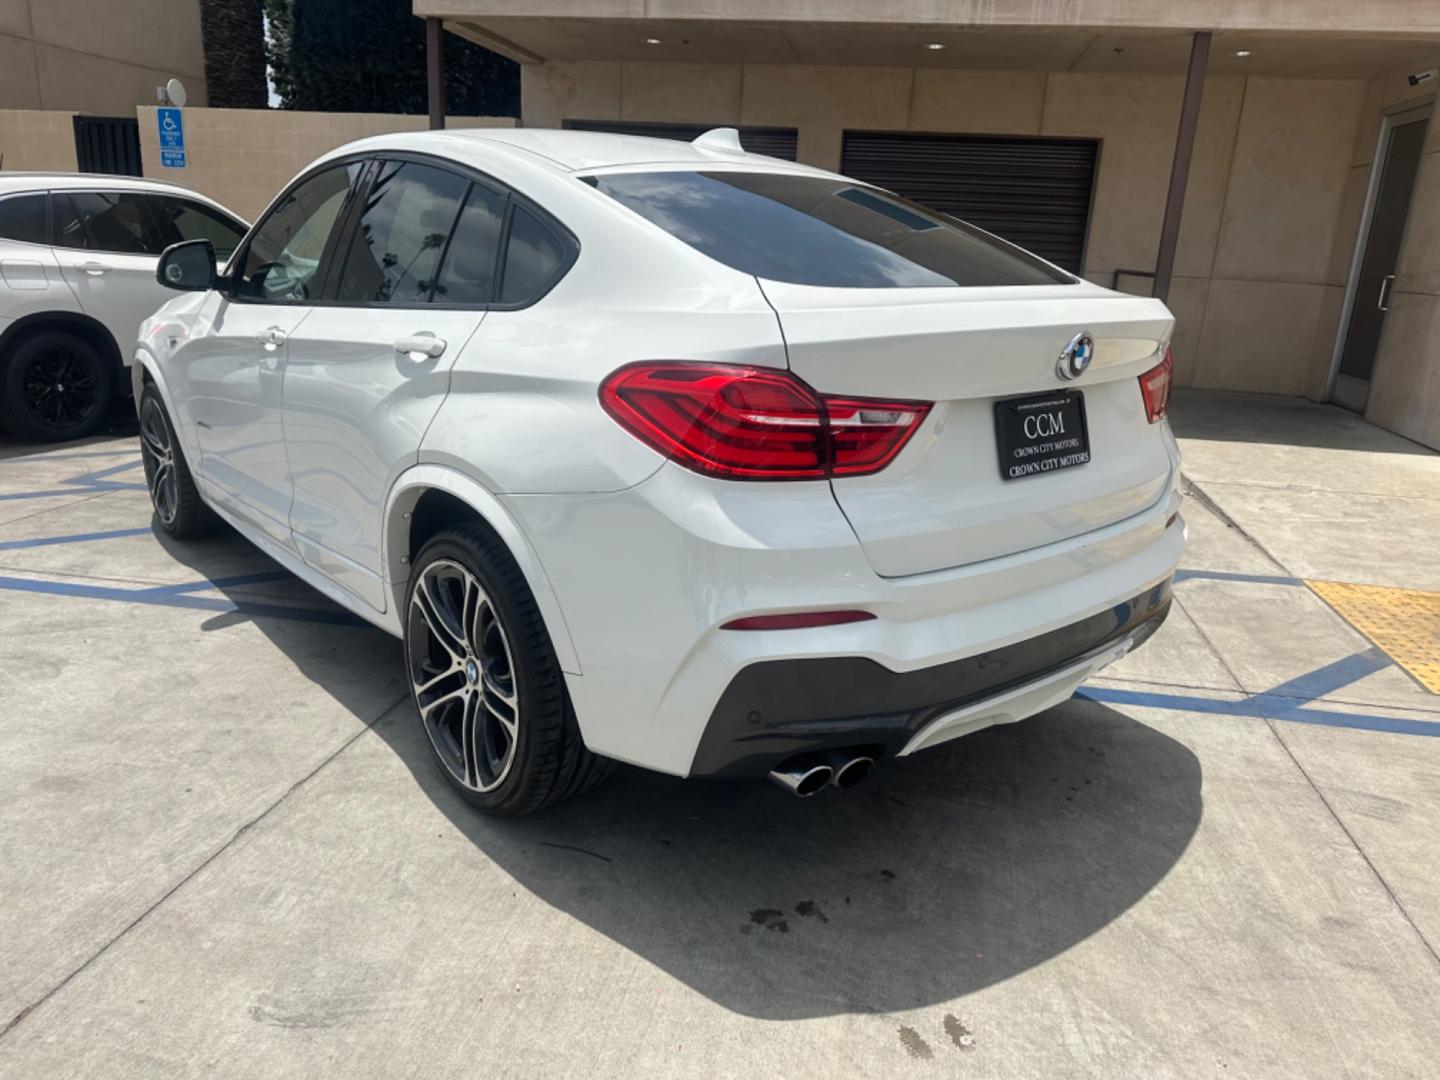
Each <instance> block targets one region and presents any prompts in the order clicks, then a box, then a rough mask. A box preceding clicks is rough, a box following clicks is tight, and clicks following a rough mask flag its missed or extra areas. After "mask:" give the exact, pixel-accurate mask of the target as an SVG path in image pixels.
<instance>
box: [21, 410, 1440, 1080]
mask: <svg viewBox="0 0 1440 1080" xmlns="http://www.w3.org/2000/svg"><path fill="white" fill-rule="evenodd" d="M1174 417H1175V426H1176V429H1177V432H1178V434H1179V435H1180V436H1181V439H1182V443H1183V445H1184V449H1185V452H1186V470H1187V476H1188V477H1189V479H1190V482H1191V484H1192V485H1193V487H1194V488H1195V489H1196V491H1195V496H1196V497H1195V498H1192V499H1191V500H1190V501H1189V502H1188V503H1187V507H1186V511H1185V513H1186V517H1187V520H1188V521H1189V524H1190V529H1191V546H1190V548H1189V551H1188V553H1187V556H1186V559H1185V564H1184V566H1185V570H1186V574H1185V575H1182V580H1180V581H1179V582H1178V583H1177V585H1176V595H1177V598H1178V603H1177V605H1176V608H1175V611H1174V614H1173V615H1172V617H1171V619H1170V620H1169V622H1168V623H1167V624H1166V626H1165V627H1164V628H1163V630H1162V631H1161V632H1160V634H1158V635H1157V636H1156V638H1154V639H1153V640H1152V641H1151V642H1150V643H1149V644H1148V645H1147V646H1146V647H1145V648H1144V649H1142V650H1140V651H1139V652H1137V653H1136V654H1134V655H1132V656H1130V657H1127V658H1126V659H1125V660H1124V661H1122V663H1121V664H1119V665H1117V666H1115V667H1114V668H1112V669H1110V670H1109V671H1107V672H1106V674H1105V676H1104V677H1102V678H1099V679H1097V680H1095V681H1094V683H1092V684H1091V686H1089V687H1087V689H1086V691H1085V692H1084V695H1083V696H1081V697H1078V698H1076V699H1075V700H1073V701H1071V702H1069V703H1067V704H1065V705H1063V706H1060V707H1059V708H1056V709H1054V710H1051V711H1050V712H1049V713H1047V714H1045V715H1043V716H1041V717H1037V718H1035V719H1033V720H1031V721H1027V722H1026V723H1023V724H1020V725H1016V726H1013V727H1009V728H1003V729H993V730H990V731H986V732H982V733H980V734H978V735H975V736H972V737H970V738H968V739H965V740H962V741H960V742H957V743H954V744H951V745H950V746H948V747H945V748H941V749H937V750H935V751H931V752H928V753H925V754H922V755H918V756H916V757H915V758H912V759H907V760H904V761H898V762H893V763H889V764H888V765H887V766H886V767H884V768H882V769H879V770H877V771H876V773H875V774H874V776H873V778H872V780H871V781H869V782H868V783H867V784H866V785H864V786H862V787H860V788H858V789H856V790H855V791H853V792H850V793H846V794H838V793H833V792H832V793H826V794H824V795H822V796H820V797H817V798H816V799H814V800H809V801H806V802H800V801H796V800H793V799H790V798H788V797H786V796H784V795H783V794H782V793H781V792H780V791H778V790H777V789H774V788H772V787H770V786H768V785H728V784H719V783H700V782H695V783H687V782H683V781H677V780H673V779H670V778H666V777H660V776H655V775H651V774H646V773H643V772H640V771H637V770H632V769H621V770H619V771H618V773H617V775H616V776H615V777H614V778H613V779H612V780H611V781H610V782H609V783H607V784H606V785H605V786H604V787H602V788H601V789H599V790H598V791H596V792H594V793H592V794H591V795H590V796H588V797H587V798H585V799H582V800H580V801H578V802H576V803H573V804H570V805H567V806H565V807H561V808H559V809H557V810H556V811H553V812H551V813H547V814H545V815H542V816H539V817H536V818H534V819H527V820H524V821H520V822H511V821H492V820H489V819H486V818H482V817H479V816H477V815H475V814H474V813H472V812H470V811H469V810H467V809H466V808H465V807H464V806H463V805H462V804H461V803H460V802H459V800H458V799H456V798H454V797H453V796H452V795H451V793H450V792H449V790H448V789H447V788H446V787H445V785H444V784H443V782H442V781H441V780H440V779H439V777H438V775H437V774H436V772H435V769H434V767H433V766H432V764H431V762H430V760H429V757H428V750H427V748H426V747H425V745H424V742H423V736H421V735H420V733H419V730H418V725H417V723H416V721H415V718H414V716H413V713H412V711H411V709H410V707H409V704H408V701H407V700H406V699H405V696H404V688H403V685H402V683H401V680H400V678H399V671H400V662H399V649H398V645H397V643H395V642H394V641H392V640H390V639H388V638H387V637H385V636H384V635H383V634H381V633H379V632H377V631H375V630H373V629H370V628H369V627H366V626H361V625H357V624H356V623H355V622H354V621H353V620H351V619H348V618H346V617H345V616H343V615H342V614H341V613H339V612H338V611H336V609H334V608H333V607H331V606H330V605H328V604H327V603H326V602H325V601H323V600H322V599H321V598H319V597H318V596H317V595H316V594H314V593H313V592H311V591H310V590H308V589H307V588H306V587H304V586H303V585H300V584H299V583H298V582H296V581H295V580H294V579H292V578H289V577H288V576H287V575H284V574H283V573H280V572H278V570H277V568H276V567H275V566H274V564H272V563H269V562H268V561H267V560H266V559H264V558H263V557H262V556H260V555H258V554H256V553H254V552H253V551H251V550H250V549H249V548H248V547H247V546H246V545H245V544H244V543H243V542H242V541H239V540H238V539H237V538H234V537H221V538H217V539H215V540H212V541H207V542H205V543H203V544H195V545H174V544H168V543H162V542H161V541H159V540H158V539H157V538H156V537H155V536H154V535H153V533H151V532H150V531H149V529H148V510H147V508H146V504H145V500H144V493H143V491H137V490H136V489H135V488H134V486H133V485H134V484H135V483H136V481H137V480H138V479H139V476H140V473H139V470H138V468H136V467H135V465H134V463H135V461H136V460H137V457H136V450H135V444H134V440H133V439H131V438H113V439H106V440H99V441H96V442H94V443H92V444H89V445H84V446H74V447H66V448H60V449H55V450H39V451H35V450H34V449H33V448H32V449H28V450H27V448H19V447H13V446H11V447H5V446H0V896H3V899H4V903H3V905H0V1076H3V1077H6V1078H9V1077H16V1078H21V1077H24V1078H26V1080H30V1078H36V1077H89V1076H95V1077H101V1076H103V1077H107V1078H112V1077H151V1076H164V1077H167V1078H168V1077H190V1076H194V1077H200V1076H205V1077H214V1076H237V1077H257V1076H265V1077H289V1076H294V1077H309V1076H315V1075H321V1074H323V1075H333V1076H387V1077H388V1076H427V1077H436V1076H487V1077H488V1076H495V1077H505V1076H516V1077H522V1076H523V1077H537V1076H544V1077H551V1076H557V1077H565V1076H575V1077H594V1076H617V1077H622V1076H623V1077H637V1076H666V1077H670V1076H705V1077H729V1076H734V1077H742V1076H743V1077H747V1078H752V1077H754V1076H757V1075H764V1076H795V1077H807V1076H815V1075H822V1074H823V1075H841V1076H850V1075H855V1076H872V1075H874V1076H892V1075H893V1076H910V1075H914V1076H930V1075H935V1076H942V1075H966V1076H996V1077H1000V1076H1004V1077H1036V1078H1040V1077H1045V1078H1050V1077H1068V1076H1106V1077H1116V1076H1135V1077H1169V1076H1174V1077H1182V1076H1183V1077H1193V1076H1226V1077H1280V1076H1306V1077H1331V1076H1334V1077H1342V1076H1343V1077H1349V1076H1357V1077H1365V1076H1374V1077H1387V1078H1388V1077H1405V1076H1414V1077H1424V1076H1431V1075H1434V1072H1435V1064H1434V1063H1435V1062H1436V1061H1437V1060H1440V1025H1437V1024H1436V1023H1435V1021H1434V1017H1435V1016H1436V1015H1437V1012H1440V959H1437V955H1436V948H1437V944H1440V866H1437V863H1436V860H1435V859H1434V857H1433V837H1434V836H1436V835H1437V834H1440V738H1436V736H1440V697H1436V696H1435V695H1432V694H1430V693H1429V692H1428V691H1426V690H1425V689H1423V688H1422V687H1421V686H1419V685H1418V684H1417V683H1416V682H1415V681H1414V680H1413V679H1412V678H1410V676H1409V675H1407V674H1406V673H1405V672H1404V671H1403V670H1402V669H1400V668H1399V667H1397V666H1396V665H1395V664H1393V663H1392V662H1390V661H1389V658H1388V657H1387V656H1386V655H1385V654H1384V653H1383V652H1380V651H1379V650H1377V649H1375V647H1374V646H1373V644H1372V643H1371V642H1370V641H1368V640H1367V639H1366V638H1364V637H1363V636H1362V635H1360V634H1359V633H1358V632H1357V631H1356V630H1355V629H1354V628H1353V627H1351V626H1350V625H1349V624H1348V623H1347V622H1345V621H1344V620H1343V619H1342V618H1340V616H1338V615H1337V614H1336V613H1335V612H1334V611H1333V610H1332V609H1331V608H1329V607H1328V606H1327V605H1326V604H1325V603H1324V602H1323V601H1321V600H1320V599H1319V598H1318V597H1317V596H1316V595H1315V593H1314V592H1313V591H1311V590H1310V589H1309V588H1308V587H1307V586H1306V585H1305V583H1304V580H1302V579H1305V578H1321V579H1324V580H1334V581H1353V582H1359V583H1365V584H1380V585H1392V586H1397V587H1406V588H1420V589H1436V588H1440V563H1434V558H1435V556H1434V554H1433V552H1432V550H1431V547H1432V545H1431V544H1430V543H1429V542H1428V540H1425V537H1427V536H1428V537H1433V536H1434V535H1435V534H1436V531H1437V529H1440V499H1437V495H1440V457H1437V456H1436V455H1433V454H1430V453H1428V452H1425V451H1421V450H1420V449H1419V448H1416V447H1414V446H1413V445H1412V444H1408V443H1404V442H1403V440H1398V439H1393V437H1391V436H1388V435H1386V434H1385V433H1383V432H1379V431H1378V430H1377V429H1374V428H1371V427H1369V426H1368V425H1364V424H1363V422H1360V421H1358V420H1355V419H1354V418H1352V417H1349V416H1348V415H1347V414H1344V413H1340V412H1339V411H1338V410H1334V409H1331V408H1327V407H1320V406H1311V405H1306V404H1303V403H1296V402H1288V401H1283V400H1279V399H1264V398H1252V397H1243V396H1239V395H1214V394H1207V395H1180V396H1179V397H1178V398H1177V402H1176V404H1175V407H1174ZM7 455H8V456H7Z"/></svg>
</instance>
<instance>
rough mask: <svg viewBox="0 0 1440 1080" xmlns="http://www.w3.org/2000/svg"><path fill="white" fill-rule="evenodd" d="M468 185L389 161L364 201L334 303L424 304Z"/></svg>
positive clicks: (435, 172) (442, 173) (420, 167)
mask: <svg viewBox="0 0 1440 1080" xmlns="http://www.w3.org/2000/svg"><path fill="white" fill-rule="evenodd" d="M468 184H469V181H468V180H466V179H465V178H464V177H461V176H457V175H456V174H455V173H452V172H447V171H446V170H444V169H436V168H432V167H431V166H429V165H418V164H416V163H415V162H411V161H405V162H398V161H384V162H381V165H380V172H379V174H378V175H377V176H376V178H375V183H374V185H372V187H371V188H370V191H369V192H368V194H367V195H366V197H365V207H364V210H363V211H362V213H361V215H360V219H359V223H358V225H357V227H356V229H355V235H354V236H353V238H352V239H351V240H350V251H349V254H348V255H347V256H346V258H345V263H344V265H343V267H342V268H341V271H340V285H339V288H338V289H337V290H336V296H335V298H336V299H337V300H340V301H342V302H350V303H388V304H423V303H426V302H427V301H428V300H429V299H430V290H431V287H432V286H433V285H434V284H435V271H436V268H437V267H438V265H439V262H440V255H441V252H442V250H443V248H444V246H445V238H446V237H448V236H449V235H450V229H451V227H452V226H453V225H454V224H455V215H456V214H457V213H459V210H460V200H461V199H463V198H464V197H465V189H466V187H467V186H468Z"/></svg>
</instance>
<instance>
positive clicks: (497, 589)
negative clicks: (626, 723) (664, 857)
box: [404, 524, 610, 815]
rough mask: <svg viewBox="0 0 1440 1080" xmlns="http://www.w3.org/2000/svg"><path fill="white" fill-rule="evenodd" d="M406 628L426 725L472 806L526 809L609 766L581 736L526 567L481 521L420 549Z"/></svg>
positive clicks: (559, 797)
mask: <svg viewBox="0 0 1440 1080" xmlns="http://www.w3.org/2000/svg"><path fill="white" fill-rule="evenodd" d="M404 626H405V664H406V669H407V672H408V674H409V676H410V694H411V698H412V700H413V701H414V702H415V708H416V709H417V711H418V712H419V714H420V723H421V725H422V726H423V728H424V730H425V734H426V737H427V738H428V739H429V742H430V748H431V750H432V751H433V752H434V754H435V759H436V760H437V761H438V762H439V763H440V767H441V769H442V770H443V772H444V773H445V778H446V779H447V780H449V781H450V784H451V785H452V786H453V787H454V788H455V789H456V790H457V791H459V792H460V794H461V795H462V796H464V798H465V799H466V800H467V801H468V802H470V803H471V804H472V805H474V806H476V807H478V808H480V809H482V810H486V811H489V812H491V813H496V814H512V815H513V814H526V813H530V812H531V811H534V810H538V809H540V808H541V807H544V806H549V805H552V804H554V803H558V802H561V801H563V800H565V799H568V798H571V797H572V796H575V795H578V794H580V793H581V792H582V791H585V790H586V789H588V788H590V787H591V786H592V785H594V784H595V783H597V782H598V781H599V780H600V779H602V778H603V777H604V776H605V774H606V773H607V772H608V771H609V768H610V762H609V761H607V760H606V759H604V758H601V757H598V756H597V755H595V754H592V753H590V751H589V750H587V749H586V748H585V744H584V742H583V741H582V740H581V738H580V729H579V726H578V725H577V724H576V721H575V712H574V709H573V707H572V706H571V704H570V695H569V694H568V693H567V692H566V689H565V679H564V675H563V674H562V673H561V671H560V665H559V663H558V662H557V661H556V659H555V650H554V648H553V647H552V646H551V643H550V636H549V634H548V633H547V632H546V630H545V624H544V622H543V621H542V620H541V618H540V612H539V609H538V608H537V607H536V605H535V598H534V596H533V595H532V594H531V592H530V588H529V586H528V585H527V584H526V582H525V578H524V575H523V574H522V573H521V572H520V568H519V566H517V565H516V563H515V560H514V558H512V557H511V555H510V553H509V551H508V550H506V548H505V546H504V544H503V543H501V541H500V540H499V538H498V537H496V536H495V535H494V534H493V533H492V532H490V531H489V530H488V529H486V528H485V527H484V526H483V525H479V524H470V525H461V526H456V527H454V528H449V529H445V530H443V531H442V532H440V533H438V534H436V536H434V537H433V538H432V539H431V540H430V541H429V542H428V543H426V544H425V546H424V547H423V548H422V549H421V550H420V553H419V555H418V556H417V557H416V559H415V562H414V566H413V569H412V573H411V578H410V589H409V596H408V598H407V602H406V606H405V615H404Z"/></svg>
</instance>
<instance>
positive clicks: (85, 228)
mask: <svg viewBox="0 0 1440 1080" xmlns="http://www.w3.org/2000/svg"><path fill="white" fill-rule="evenodd" d="M246 228H247V226H246V224H245V222H244V221H242V220H241V219H240V218H238V217H236V216H235V215H234V214H232V213H231V212H230V211H229V210H226V209H225V208H224V207H223V206H221V205H219V204H218V203H215V202H212V201H211V200H210V199H207V198H205V197H204V196H202V195H197V194H195V193H194V192H193V191H187V190H186V189H184V188H182V187H176V186H175V185H173V184H163V183H158V182H156V181H153V180H137V179H131V178H129V177H123V176H95V175H85V174H79V173H17V172H11V173H0V420H3V421H4V423H5V426H6V427H8V428H9V429H10V430H11V431H12V432H14V433H15V434H16V435H19V436H20V437H21V438H27V439H40V440H55V439H73V438H78V437H79V436H81V435H86V434H88V433H89V432H91V431H93V430H94V429H95V427H96V426H97V425H99V423H100V422H101V421H102V420H103V419H104V418H105V414H106V411H107V409H108V408H109V406H110V401H111V396H112V395H113V394H128V393H129V392H130V379H129V377H128V374H127V373H126V371H125V368H126V367H127V366H128V365H129V363H130V356H131V352H132V347H131V343H132V342H133V341H134V340H135V332H136V329H137V328H138V327H139V326H140V323H141V321H143V320H144V319H145V318H146V317H148V316H149V315H150V313H151V312H153V311H154V310H155V309H156V308H157V307H159V306H160V305H161V304H163V303H164V302H165V301H166V300H167V299H168V298H169V295H170V294H169V293H168V292H167V291H166V290H165V289H164V288H163V287H162V286H161V285H160V284H159V283H158V282H157V281H156V280H155V263H156V260H157V259H158V258H159V257H160V252H161V251H163V250H164V249H165V248H166V247H168V246H169V245H171V244H174V243H177V242H179V241H182V240H197V239H205V240H209V241H210V242H211V244H212V245H214V247H215V251H216V254H217V256H219V257H222V258H229V256H230V253H231V252H233V251H234V250H235V246H236V245H237V244H238V243H239V242H240V238H241V237H242V236H244V235H245V230H246Z"/></svg>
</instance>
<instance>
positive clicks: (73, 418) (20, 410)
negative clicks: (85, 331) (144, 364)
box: [0, 329, 115, 442]
mask: <svg viewBox="0 0 1440 1080" xmlns="http://www.w3.org/2000/svg"><path fill="white" fill-rule="evenodd" d="M114 381H115V380H114V372H113V371H112V370H111V362H110V359H109V358H108V357H106V356H103V355H101V353H100V350H99V349H97V348H96V347H95V346H94V345H93V344H91V343H90V342H89V341H87V340H86V339H85V338H83V337H81V336H80V335H79V334H76V333H73V332H71V331H69V330H53V329H52V330H44V329H42V330H35V331H33V332H30V333H27V334H25V336H23V337H22V338H20V340H19V341H17V342H16V343H14V344H13V345H11V346H10V347H9V348H7V349H6V351H5V355H4V356H3V357H0V414H3V416H4V419H5V423H6V426H7V427H9V428H10V430H11V431H13V432H14V433H15V434H16V435H18V436H19V437H20V438H22V439H36V440H40V441H43V442H59V441H61V440H63V439H78V438H81V437H82V436H85V435H89V434H90V433H91V432H92V431H94V430H95V429H96V428H97V427H99V426H100V423H101V421H103V420H104V419H105V415H106V413H107V412H108V411H109V409H110V400H111V394H112V393H113V384H114Z"/></svg>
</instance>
